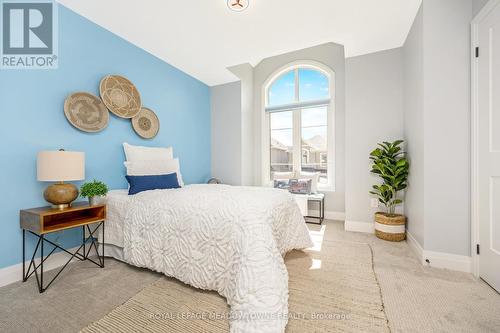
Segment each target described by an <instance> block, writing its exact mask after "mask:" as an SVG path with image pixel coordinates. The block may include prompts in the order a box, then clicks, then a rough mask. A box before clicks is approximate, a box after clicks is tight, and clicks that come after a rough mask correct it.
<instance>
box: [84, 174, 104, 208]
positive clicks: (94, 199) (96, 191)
mask: <svg viewBox="0 0 500 333" xmlns="http://www.w3.org/2000/svg"><path fill="white" fill-rule="evenodd" d="M80 193H81V196H82V197H84V198H88V199H89V205H90V206H95V205H97V204H98V201H99V198H100V197H103V196H105V195H106V194H107V193H108V187H107V186H106V184H104V183H103V182H100V181H97V180H95V179H94V181H92V182H88V183H85V184H83V185H82V187H80Z"/></svg>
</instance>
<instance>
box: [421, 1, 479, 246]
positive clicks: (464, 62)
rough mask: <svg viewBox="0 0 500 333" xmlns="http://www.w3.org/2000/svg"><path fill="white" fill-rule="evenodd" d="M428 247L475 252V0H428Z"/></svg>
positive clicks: (426, 62)
mask: <svg viewBox="0 0 500 333" xmlns="http://www.w3.org/2000/svg"><path fill="white" fill-rule="evenodd" d="M423 6H424V7H423V9H424V47H423V50H424V122H425V130H424V149H425V160H424V168H425V178H424V187H425V195H424V206H425V231H424V234H425V249H426V250H430V251H436V252H446V253H453V254H459V255H469V254H470V230H469V229H470V218H469V215H470V213H469V193H470V189H469V175H470V161H469V157H470V149H469V128H470V22H471V20H472V0H440V1H433V0H428V1H427V0H424V4H423Z"/></svg>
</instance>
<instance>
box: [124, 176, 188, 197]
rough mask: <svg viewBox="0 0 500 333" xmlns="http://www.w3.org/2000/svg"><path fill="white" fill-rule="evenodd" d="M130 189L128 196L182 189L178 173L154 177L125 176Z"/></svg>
mask: <svg viewBox="0 0 500 333" xmlns="http://www.w3.org/2000/svg"><path fill="white" fill-rule="evenodd" d="M125 178H127V181H128V183H129V184H130V188H129V189H128V194H129V195H132V194H137V193H139V192H142V191H149V190H164V189H169V188H180V186H179V181H178V180H177V173H170V174H168V175H154V176H125Z"/></svg>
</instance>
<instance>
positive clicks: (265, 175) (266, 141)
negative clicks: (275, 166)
mask: <svg viewBox="0 0 500 333" xmlns="http://www.w3.org/2000/svg"><path fill="white" fill-rule="evenodd" d="M297 68H310V69H314V70H317V71H319V72H321V73H322V74H324V75H325V76H327V77H328V81H329V91H330V98H329V99H323V100H319V101H311V102H301V103H298V102H297V103H291V104H287V105H282V106H278V107H270V108H268V110H269V111H271V110H272V111H277V110H280V111H285V110H294V109H300V108H305V107H307V105H308V106H309V107H311V104H312V103H314V105H316V104H317V103H318V104H322V105H327V107H328V111H327V114H328V120H327V121H328V132H327V147H328V148H327V149H328V173H327V175H328V176H327V177H328V182H329V183H328V184H320V185H319V190H320V191H325V192H334V191H335V183H336V179H335V160H336V159H335V133H336V131H335V100H336V99H335V93H336V91H335V72H334V71H333V70H332V69H331V68H330V67H328V66H326V65H324V64H322V63H320V62H317V61H311V60H302V61H294V62H292V63H289V64H287V65H285V66H282V67H281V68H279V69H278V70H277V71H275V72H274V73H273V74H271V75H270V76H269V77H268V78H267V80H266V81H265V82H264V84H263V85H262V92H261V96H262V98H261V112H262V117H261V119H262V121H261V133H262V136H261V143H262V147H261V152H262V156H261V161H262V165H261V167H262V169H261V182H262V185H263V186H269V184H271V183H272V180H271V177H270V172H269V170H270V165H271V161H270V155H271V154H270V135H269V134H270V133H269V125H270V120H269V112H266V106H267V99H268V94H267V91H268V88H269V87H270V86H271V84H272V83H274V81H275V80H276V79H277V78H279V77H280V76H281V75H283V74H285V73H286V72H288V71H290V70H295V69H297ZM296 75H297V72H296ZM295 79H296V80H297V78H295ZM298 86H299V85H298V84H297V85H296V86H295V88H296V89H298ZM295 93H296V95H295V96H298V92H297V91H296V92H295ZM297 118H298V119H297ZM293 121H294V122H297V124H299V126H295V128H296V129H298V131H297V130H296V131H294V133H293V135H294V140H297V139H298V140H299V142H300V140H301V139H302V138H301V137H300V128H301V126H300V121H301V119H300V113H298V112H294V120H293ZM295 132H298V133H295ZM295 150H297V151H295ZM293 154H294V155H293V156H294V157H293V159H294V165H300V162H301V156H302V154H301V147H300V145H294V152H293ZM296 163H297V164H296Z"/></svg>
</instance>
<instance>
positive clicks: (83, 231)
mask: <svg viewBox="0 0 500 333" xmlns="http://www.w3.org/2000/svg"><path fill="white" fill-rule="evenodd" d="M85 243H86V242H85V226H84V225H82V244H83V260H85V259H87V255H86V254H85Z"/></svg>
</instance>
